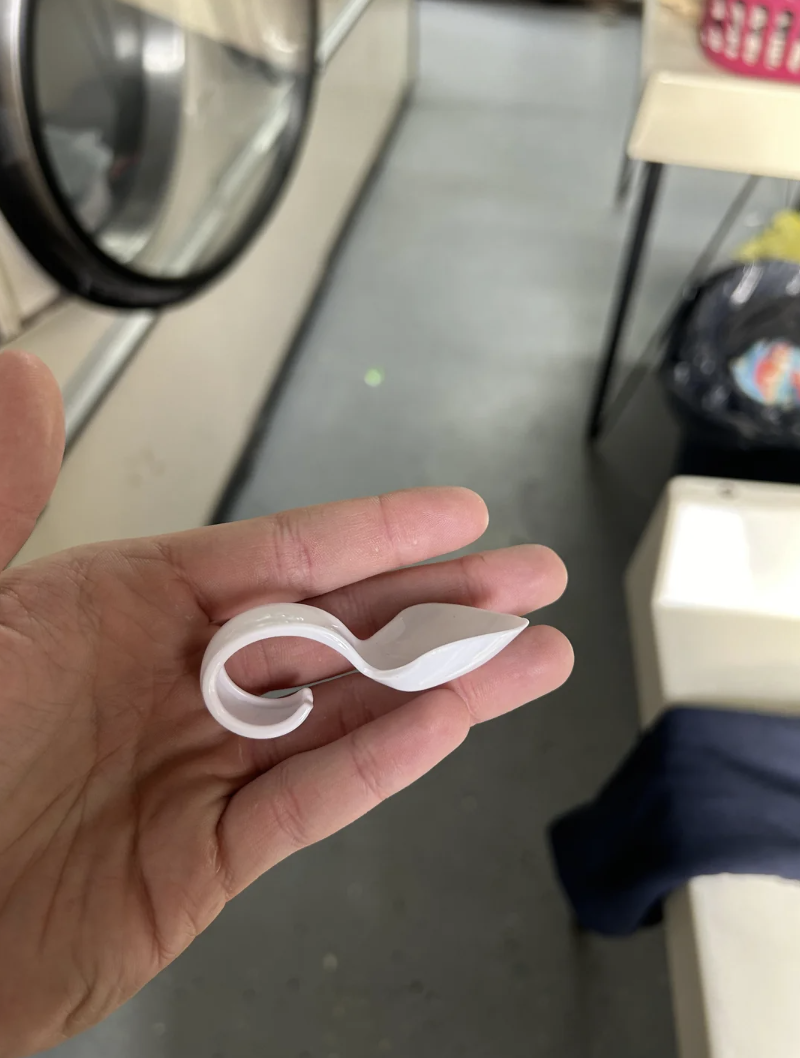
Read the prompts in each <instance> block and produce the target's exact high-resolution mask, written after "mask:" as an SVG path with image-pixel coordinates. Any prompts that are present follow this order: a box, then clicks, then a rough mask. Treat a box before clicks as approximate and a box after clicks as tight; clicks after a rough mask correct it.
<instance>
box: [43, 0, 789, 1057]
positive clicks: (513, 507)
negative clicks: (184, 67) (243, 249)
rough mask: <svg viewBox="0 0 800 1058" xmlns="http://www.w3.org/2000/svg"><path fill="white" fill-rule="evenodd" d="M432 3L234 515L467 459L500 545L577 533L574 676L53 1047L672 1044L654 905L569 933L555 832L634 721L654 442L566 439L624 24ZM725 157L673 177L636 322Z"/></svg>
mask: <svg viewBox="0 0 800 1058" xmlns="http://www.w3.org/2000/svg"><path fill="white" fill-rule="evenodd" d="M421 17H422V71H421V76H420V82H419V89H418V91H417V94H416V98H415V100H414V102H413V105H412V107H411V108H410V110H409V112H408V114H407V116H406V118H405V120H404V122H403V124H402V126H401V128H400V130H399V134H398V136H397V138H396V140H395V142H394V143H393V145H392V148H391V151H390V154H389V157H388V159H387V164H386V166H385V168H384V170H383V172H382V173H381V175H380V177H379V179H378V180H377V181H376V183H375V184H374V186H373V187H372V188H371V190H370V193H369V195H368V196H367V199H366V201H365V202H364V204H363V207H362V209H361V211H360V213H359V216H358V218H357V222H356V224H355V226H354V229H353V232H352V235H351V238H350V239H349V241H348V243H347V245H346V246H345V248H344V251H343V253H342V255H341V256H340V258H339V260H338V262H337V264H336V267H335V271H334V275H333V277H332V282H331V284H330V287H329V288H328V290H327V293H326V296H325V297H324V299H323V301H322V304H321V306H320V308H319V311H318V313H317V315H316V317H315V319H314V322H313V325H312V326H311V328H310V330H309V332H308V334H307V336H306V339H305V341H304V344H303V347H302V349H301V350H300V352H299V355H298V356H297V358H296V360H295V362H294V364H293V369H292V372H291V375H290V378H289V381H288V384H287V386H286V388H285V390H284V392H283V395H282V399H281V401H280V403H279V405H278V407H277V409H276V411H275V414H274V415H273V416H272V418H271V421H270V423H269V425H268V428H267V429H266V432H265V434H264V436H263V438H262V439H261V442H260V446H259V448H258V450H257V453H256V458H255V460H254V463H253V465H252V468H251V474H250V477H249V479H248V480H247V481H246V483H245V485H244V487H243V489H242V491H241V494H240V495H239V496H238V498H237V500H236V502H235V504H234V507H233V509H232V511H231V516H232V517H250V516H254V515H259V514H264V513H270V512H273V511H277V510H281V509H284V508H287V507H292V506H296V505H301V504H305V503H316V502H320V501H324V500H332V499H336V498H340V497H343V496H352V495H360V494H366V493H372V492H376V491H383V490H387V489H393V488H400V487H406V486H411V485H421V484H431V483H459V484H464V485H469V486H471V487H473V488H475V489H477V490H478V491H480V492H481V493H482V494H483V495H484V496H485V498H486V499H487V501H488V503H489V505H490V508H491V511H492V515H493V519H492V524H491V527H490V529H489V532H488V534H487V537H486V540H485V542H484V543H485V545H486V546H490V547H502V546H505V545H507V544H514V543H518V542H522V541H538V542H542V543H548V544H551V545H552V546H554V547H556V548H557V549H558V550H559V551H560V552H561V553H562V554H563V556H564V557H565V559H566V560H567V562H568V564H569V566H570V571H571V575H572V584H571V588H570V591H569V594H568V596H567V598H566V599H565V600H564V602H563V603H561V604H559V605H558V606H557V607H555V608H554V609H553V610H552V611H551V612H549V613H548V614H547V615H546V617H547V620H548V621H550V622H553V623H556V624H558V625H559V626H560V627H561V628H563V629H564V630H565V631H566V632H567V633H568V634H569V635H570V636H571V637H572V639H573V641H574V643H575V646H576V651H577V659H578V660H577V668H576V672H575V676H574V678H573V680H572V682H571V683H570V684H569V686H568V687H567V688H565V689H564V690H563V691H561V692H560V693H558V694H557V695H555V696H553V697H552V698H550V699H548V700H546V701H544V702H542V703H538V704H535V705H532V706H530V707H528V708H527V709H524V710H521V711H520V712H519V713H517V714H516V715H514V716H511V717H508V718H507V719H505V720H502V721H500V722H498V723H495V724H493V725H490V726H486V727H484V728H482V729H480V730H477V731H475V732H474V734H473V735H472V736H471V737H470V739H469V741H468V743H467V744H466V746H465V747H464V748H463V749H462V750H461V751H460V752H459V753H458V754H456V756H455V757H453V758H452V759H451V760H449V761H448V762H447V763H446V764H445V765H444V766H443V767H441V768H440V769H439V770H438V772H437V773H435V774H434V775H432V776H430V777H429V778H428V779H426V780H425V781H423V782H421V783H420V784H419V785H418V786H417V787H416V788H414V789H412V790H410V791H409V792H407V793H406V794H404V795H402V796H401V797H399V798H397V799H396V800H394V801H393V802H392V803H389V804H387V805H385V806H384V807H383V808H382V809H381V810H380V811H378V812H376V813H375V814H373V815H372V816H370V817H369V818H368V819H366V820H364V821H363V822H362V823H360V824H358V825H357V826H354V827H352V828H351V829H350V830H348V831H347V832H346V833H344V834H341V835H340V836H338V837H336V838H335V839H333V840H331V841H329V842H327V843H326V844H324V845H322V846H319V847H317V848H315V849H313V850H310V851H309V852H307V853H305V854H303V855H300V856H297V857H296V858H295V859H293V860H292V861H290V862H288V863H286V864H284V865H283V866H281V867H280V868H278V869H277V870H275V871H273V872H272V873H271V874H270V875H269V876H268V877H267V878H265V879H264V880H263V881H262V882H261V883H260V884H258V885H256V886H255V887H254V888H253V889H252V890H251V891H250V892H249V893H248V894H246V895H245V896H244V897H242V898H241V899H239V900H238V901H237V902H235V903H234V904H233V905H232V906H231V907H230V908H229V909H228V910H227V911H226V912H225V914H224V915H223V916H222V917H221V918H220V920H219V921H218V922H217V923H216V924H215V925H214V926H213V927H212V929H210V930H209V931H208V933H207V934H206V935H205V936H203V937H202V938H201V939H200V940H199V941H198V942H197V943H196V944H195V945H194V946H193V947H192V949H191V950H190V951H189V952H188V953H187V954H186V955H185V956H184V957H183V958H181V959H180V960H179V961H178V963H177V964H176V965H175V966H174V967H173V968H172V969H170V970H169V971H167V972H166V973H165V974H163V975H162V976H161V977H160V978H159V979H158V980H157V981H156V982H154V983H153V984H152V985H151V986H150V987H149V988H148V989H146V990H145V991H144V992H143V993H142V994H141V995H140V996H139V997H138V998H137V999H136V1000H135V1001H134V1002H133V1003H131V1004H129V1006H128V1007H126V1008H125V1010H123V1011H121V1012H120V1013H119V1014H118V1015H117V1016H116V1017H114V1018H112V1019H111V1020H110V1021H109V1022H108V1023H107V1024H106V1025H104V1026H102V1027H101V1028H99V1029H98V1030H96V1031H95V1032H93V1033H91V1034H89V1035H88V1036H86V1037H84V1038H83V1039H82V1040H80V1041H76V1042H75V1043H73V1044H71V1045H68V1046H65V1047H63V1048H61V1049H60V1051H59V1054H60V1055H61V1058H68V1056H69V1058H78V1056H80V1058H95V1056H97V1058H99V1056H101V1055H102V1056H103V1058H107V1056H108V1055H110V1054H113V1055H114V1056H115V1058H128V1056H130V1058H134V1056H135V1058H140V1056H143V1055H147V1056H148V1058H256V1056H258V1058H266V1056H269V1058H377V1056H382V1055H390V1056H391V1055H395V1056H398V1058H412V1056H413V1058H671V1056H672V1055H674V1041H673V1036H672V1021H671V1011H670V1002H669V994H668V984H667V976H666V967H665V959H664V951H663V938H662V936H661V934H660V933H659V932H658V931H654V932H651V933H648V934H646V935H643V936H640V937H637V938H636V939H634V940H631V941H629V942H625V943H613V944H612V943H607V942H604V941H599V940H596V939H578V938H576V937H575V936H574V935H573V934H572V932H571V931H570V928H569V925H568V917H567V912H566V909H565V906H564V904H563V902H562V899H561V896H560V894H559V892H558V889H557V887H556V884H555V881H554V878H553V874H552V870H551V866H550V863H549V860H548V855H547V851H546V846H545V838H544V832H545V827H546V825H547V823H548V822H549V821H550V820H551V819H552V818H553V816H554V815H556V814H557V813H559V812H561V811H562V810H563V809H565V808H567V807H568V806H571V805H573V804H574V803H576V802H577V801H579V800H581V799H582V798H585V797H587V796H589V795H590V794H591V793H592V792H593V791H594V790H595V788H596V787H597V785H598V784H599V783H600V782H601V781H602V780H603V778H604V777H605V776H606V775H607V774H608V773H609V771H610V770H611V769H612V768H613V767H614V766H615V765H616V763H617V762H618V760H619V758H620V756H621V754H622V753H623V752H624V750H625V749H626V748H627V747H628V746H629V745H630V743H631V741H632V740H633V738H634V737H635V731H636V714H635V700H634V688H633V682H632V676H631V665H630V658H629V653H628V643H627V636H626V628H625V619H624V611H623V602H622V596H621V587H620V579H621V575H622V572H623V569H624V567H625V564H626V562H627V560H628V557H629V555H630V552H631V549H632V547H633V545H634V542H635V540H636V538H637V535H638V533H639V531H640V529H641V526H642V523H643V520H644V519H645V518H646V516H647V512H648V510H649V507H650V504H651V503H652V500H653V495H654V493H655V492H657V491H658V488H659V487H660V483H661V481H662V480H663V476H664V474H665V473H666V471H667V469H668V462H669V460H668V456H665V454H664V453H665V449H664V446H663V445H662V444H661V443H660V442H659V443H658V444H654V443H653V442H652V440H650V441H648V440H647V438H648V437H652V433H647V431H645V433H644V434H643V435H642V437H643V438H644V439H640V440H638V441H637V442H636V443H635V444H634V445H630V444H627V443H622V444H621V443H619V442H618V443H617V444H616V454H615V452H614V451H613V448H614V446H613V445H612V446H611V448H610V449H609V452H610V454H608V453H607V454H606V456H605V457H604V458H603V459H600V460H597V461H594V460H591V459H589V458H588V457H587V454H586V452H585V450H584V448H583V445H582V438H581V431H582V418H583V415H584V413H585V405H586V402H587V399H588V393H589V389H590V385H591V379H592V372H593V367H594V363H595V361H596V356H597V350H598V346H599V343H600V339H601V331H602V328H603V324H604V320H605V316H606V312H607V308H608V302H609V298H610V294H611V287H612V283H613V276H614V269H615V263H616V260H617V257H618V254H619V246H620V240H621V237H622V233H623V231H624V225H625V217H624V216H621V215H618V214H615V213H614V212H613V210H612V209H611V206H610V201H611V196H612V188H613V182H614V176H615V171H616V167H617V164H618V161H619V154H620V148H621V144H622V140H623V137H624V132H625V128H626V124H627V121H628V119H629V114H630V109H631V106H632V103H633V100H634V96H635V92H636V69H637V63H638V26H637V24H636V22H635V21H633V20H630V21H627V20H626V21H622V22H620V23H618V24H615V25H613V26H609V25H606V24H604V23H603V22H601V21H600V20H599V19H598V17H597V16H595V15H594V14H591V13H585V12H581V11H570V10H559V9H555V10H551V9H549V8H536V7H533V6H531V5H527V4H526V5H510V6H506V5H503V4H501V3H492V4H490V5H481V4H475V3H470V4H466V3H462V4H458V3H449V2H434V0H426V2H424V3H423V4H422V5H421ZM738 183H739V181H738V180H737V178H735V177H730V176H719V175H717V176H714V175H712V174H698V173H695V174H691V173H675V174H670V184H669V187H668V193H667V195H666V200H665V203H664V209H663V213H662V216H661V220H660V223H659V225H658V229H657V231H656V238H655V246H654V254H653V259H652V262H651V267H650V269H649V274H648V279H647V281H646V283H645V284H644V289H643V293H642V305H641V312H640V313H638V315H637V320H636V322H635V326H634V328H633V333H632V340H631V348H636V347H637V345H638V344H640V342H641V339H642V337H643V336H644V335H645V334H646V333H647V330H648V328H649V327H650V326H652V324H653V321H654V319H655V318H656V317H657V315H658V312H659V311H660V310H661V309H662V308H663V306H664V305H665V304H666V303H667V302H668V301H669V299H670V298H671V297H672V295H673V293H674V291H675V289H676V288H677V286H678V284H679V282H680V279H681V278H682V276H683V275H684V274H685V273H686V271H687V269H688V267H689V265H690V264H691V262H692V260H693V258H694V256H695V254H696V252H697V251H698V249H699V248H700V246H701V244H702V242H703V240H704V237H705V236H706V235H707V234H708V232H710V230H711V228H712V227H713V225H714V223H715V221H716V220H717V219H718V218H719V216H720V214H721V208H722V207H721V203H722V204H724V201H725V200H726V198H728V197H730V194H731V192H732V191H733V190H734V189H735V188H736V187H737V186H738ZM775 194H776V192H775V189H774V188H771V189H770V188H767V190H766V191H765V192H764V195H765V196H766V197H765V198H764V197H763V196H762V205H764V206H765V208H767V207H769V206H770V205H772V204H773V199H774V196H775ZM770 196H772V197H770ZM754 217H755V214H753V215H752V216H751V218H750V219H751V222H752V223H754V222H755V220H754V219H753V218H754ZM756 219H758V218H756ZM369 372H373V373H375V372H378V373H379V374H374V376H373V377H372V381H376V380H377V379H378V378H382V379H383V381H382V384H380V385H377V386H370V385H368V384H366V382H365V378H366V377H367V375H368V373H369ZM300 424H302V428H300ZM632 453H635V455H636V456H637V457H638V458H637V459H632V458H630V457H631V454H632Z"/></svg>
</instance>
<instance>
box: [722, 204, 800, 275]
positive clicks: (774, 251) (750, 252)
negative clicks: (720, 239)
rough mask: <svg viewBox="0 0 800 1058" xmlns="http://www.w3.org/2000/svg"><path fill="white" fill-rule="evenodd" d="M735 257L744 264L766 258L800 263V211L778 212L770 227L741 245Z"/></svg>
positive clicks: (787, 210) (785, 210)
mask: <svg viewBox="0 0 800 1058" xmlns="http://www.w3.org/2000/svg"><path fill="white" fill-rule="evenodd" d="M734 259H735V260H736V261H739V262H741V263H742V264H748V263H749V262H751V261H763V260H765V259H767V260H778V261H793V262H794V263H795V264H800V212H798V211H797V210H794V209H784V210H781V212H780V213H776V214H775V216H774V217H773V218H772V223H771V224H770V226H769V227H768V228H765V229H764V231H762V232H760V233H759V234H758V235H756V236H754V238H752V239H749V240H748V241H747V242H746V243H744V245H743V246H741V247H739V249H738V250H737V251H736V253H735V254H734Z"/></svg>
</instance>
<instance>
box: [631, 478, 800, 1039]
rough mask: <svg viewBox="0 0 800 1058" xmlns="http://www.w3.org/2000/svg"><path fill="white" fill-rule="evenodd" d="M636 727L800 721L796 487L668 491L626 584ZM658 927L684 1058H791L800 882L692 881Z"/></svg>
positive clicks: (673, 487) (688, 486)
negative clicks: (679, 710)
mask: <svg viewBox="0 0 800 1058" xmlns="http://www.w3.org/2000/svg"><path fill="white" fill-rule="evenodd" d="M627 595H628V611H629V617H630V626H631V635H632V640H633V649H634V656H635V662H636V670H637V683H638V688H639V706H640V714H641V719H642V724H643V725H648V724H650V723H651V722H652V721H653V720H654V719H655V718H656V717H657V716H658V715H659V714H660V713H661V712H663V711H664V709H666V708H667V707H668V706H669V705H677V704H692V705H705V706H708V707H709V708H714V707H726V708H730V707H731V706H733V707H741V708H747V709H750V710H754V709H755V710H764V711H765V712H773V713H788V712H797V713H800V488H798V487H794V486H782V485H766V484H754V483H746V482H724V481H715V480H712V479H705V478H677V479H675V480H674V481H672V482H671V483H670V485H669V487H668V489H667V491H666V494H665V496H664V498H663V500H662V502H661V505H660V507H659V509H658V511H657V512H656V514H655V516H654V518H653V520H652V521H651V523H650V526H649V527H648V529H647V532H646V533H645V536H644V538H643V540H642V542H641V545H640V547H639V549H638V551H637V553H636V555H635V557H634V560H633V562H632V564H631V567H630V569H629V571H628V577H627ZM665 928H666V936H667V949H668V954H669V963H670V976H671V981H672V992H673V1001H674V1006H675V1018H676V1024H677V1035H678V1041H679V1048H680V1055H681V1058H798V1056H800V883H795V882H787V881H782V880H779V879H774V878H765V877H742V876H733V875H724V876H719V877H711V878H698V879H696V880H694V881H692V882H691V883H690V884H689V885H688V886H687V887H686V888H685V889H683V890H682V891H680V892H678V893H676V894H674V895H673V896H672V897H671V898H670V899H669V900H668V901H667V906H666V908H665Z"/></svg>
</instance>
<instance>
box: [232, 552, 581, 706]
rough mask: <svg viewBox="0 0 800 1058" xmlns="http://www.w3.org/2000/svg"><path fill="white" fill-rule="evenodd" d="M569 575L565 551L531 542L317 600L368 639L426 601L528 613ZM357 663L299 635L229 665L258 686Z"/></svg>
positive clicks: (285, 683)
mask: <svg viewBox="0 0 800 1058" xmlns="http://www.w3.org/2000/svg"><path fill="white" fill-rule="evenodd" d="M566 582H567V575H566V570H565V569H564V565H563V563H562V562H561V560H560V559H559V558H558V556H557V555H555V554H554V553H553V552H552V551H551V550H550V549H549V548H546V547H540V546H538V545H534V544H525V545H522V546H520V547H512V548H507V549H506V550H504V551H490V552H486V553H485V554H473V555H467V556H466V557H464V558H460V559H453V560H451V561H449V562H441V563H436V564H434V565H428V566H416V567H413V568H411V569H405V570H399V571H397V572H395V573H387V574H382V575H381V576H378V577H373V578H371V579H370V580H366V581H362V582H361V583H360V584H355V585H351V586H349V587H347V588H344V589H341V590H340V591H336V592H332V593H330V594H328V595H324V596H321V597H319V598H317V599H312V600H309V603H310V604H311V605H313V606H317V607H319V608H320V609H322V610H326V611H327V612H328V613H331V614H333V615H334V616H336V617H338V618H339V619H340V620H341V621H343V622H344V623H345V624H346V625H347V627H348V628H349V629H350V630H351V631H352V632H353V633H354V634H355V635H356V636H358V638H359V639H368V638H369V637H370V636H371V635H373V634H374V633H375V632H377V631H378V630H379V629H381V628H383V627H384V625H386V624H387V623H388V622H389V621H391V620H392V618H393V617H396V616H397V614H398V613H400V612H401V611H402V610H404V609H406V607H408V606H414V605H416V604H418V603H423V602H444V603H457V604H460V605H463V606H475V607H477V608H479V609H482V610H494V611H495V612H498V613H512V614H519V615H524V614H527V613H531V612H532V611H533V610H538V609H540V608H541V607H543V606H549V605H550V604H551V603H553V602H555V601H556V600H557V599H558V598H559V597H560V596H561V595H562V593H563V591H564V588H565V587H566ZM351 667H352V666H351V665H349V664H348V663H347V662H346V661H345V659H344V658H342V657H341V656H340V655H339V654H337V653H336V652H335V651H333V650H330V649H328V648H326V647H323V646H320V645H319V644H318V643H314V642H312V641H309V640H305V639H293V638H276V639H268V640H264V641H263V642H260V643H254V644H253V645H252V646H249V647H246V648H245V649H244V650H241V651H240V652H239V653H238V654H236V655H235V656H234V657H233V658H232V659H231V660H230V661H229V662H228V665H227V669H228V672H229V673H230V676H231V678H232V679H233V680H234V682H235V683H237V684H239V686H240V687H243V688H244V689H245V690H248V691H250V692H251V693H254V694H261V693H264V692H265V691H268V690H280V689H284V688H289V687H296V686H300V685H302V684H308V683H315V682H316V681H318V680H325V679H329V678H330V677H332V676H338V675H341V674H342V673H344V672H347V671H348V669H350V668H351Z"/></svg>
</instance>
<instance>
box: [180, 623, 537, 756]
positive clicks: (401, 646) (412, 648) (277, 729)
mask: <svg viewBox="0 0 800 1058" xmlns="http://www.w3.org/2000/svg"><path fill="white" fill-rule="evenodd" d="M527 627H528V622H527V621H526V620H525V619H524V618H521V617H509V616H507V615H506V614H495V613H489V612H488V611H487V610H476V609H473V608H472V607H469V606H451V605H449V604H447V603H425V604H423V605H421V606H412V607H410V608H409V609H408V610H404V611H403V612H402V613H401V614H398V616H397V617H395V619H394V620H393V621H390V622H389V624H388V625H386V626H385V627H384V628H382V629H381V630H380V632H376V633H375V635H374V636H372V638H371V639H366V640H361V639H357V638H356V637H355V636H354V635H353V633H352V632H351V631H350V630H349V629H348V628H346V627H345V625H343V624H342V622H341V621H339V620H338V619H337V618H336V617H332V616H331V615H330V614H329V613H326V612H325V611H324V610H318V609H316V608H315V607H313V606H302V605H299V604H295V603H276V604H273V605H271V606H260V607H258V609H256V610H250V611H248V612H247V613H243V614H240V615H239V616H238V617H234V619H233V620H232V621H229V622H228V623H227V624H226V625H225V626H224V627H223V628H221V629H220V631H219V632H217V634H216V635H215V636H214V638H213V639H212V640H211V643H210V644H209V647H208V650H207V651H206V655H205V658H204V659H203V667H202V672H201V676H200V679H201V684H202V691H203V698H204V699H205V703H206V705H207V706H208V708H209V710H210V712H211V713H212V714H213V716H214V717H216V719H217V720H218V721H219V722H220V724H222V726H223V727H226V728H227V729H228V730H229V731H233V732H234V733H235V734H237V735H244V736H245V737H246V738H260V739H266V738H280V737H281V736H282V735H288V734H290V733H291V732H292V731H294V730H296V729H297V728H298V727H300V725H301V724H302V723H303V722H304V721H305V720H307V719H308V716H309V714H310V712H311V710H312V708H313V706H314V695H313V693H312V691H311V690H309V689H306V690H303V691H299V692H297V693H296V694H292V695H289V696H288V697H285V698H260V697H258V696H257V695H254V694H248V693H247V692H246V691H243V690H242V689H241V687H237V685H236V684H235V683H234V682H233V680H232V679H231V678H230V676H229V675H228V673H227V671H226V669H225V665H226V663H227V662H228V661H229V660H230V659H231V658H232V657H233V655H234V654H236V653H237V652H238V651H239V650H241V649H242V648H243V647H246V646H249V645H250V644H251V643H257V642H260V641H261V640H264V639H273V638H275V637H278V636H284V637H291V638H300V639H313V640H315V641H316V642H317V643H321V644H323V646H327V647H331V648H332V649H333V650H336V651H337V652H338V653H339V654H341V655H342V657H344V658H346V659H347V661H349V662H350V663H351V664H352V665H353V667H354V668H356V669H358V671H359V672H362V673H363V674H364V675H365V676H368V677H369V678H370V679H372V680H375V681H376V682H377V683H382V684H385V686H387V687H394V688H395V689H396V690H398V691H411V692H417V691H426V690H429V689H430V688H431V687H439V686H441V685H442V684H444V683H448V682H449V681H450V680H455V679H457V678H458V677H459V676H464V675H466V673H468V672H473V671H474V670H475V669H477V668H480V666H481V665H485V664H486V662H487V661H490V660H491V659H492V658H493V657H495V656H496V655H497V654H499V653H500V651H501V650H503V649H504V648H505V647H507V646H508V644H509V643H511V642H512V640H514V639H516V638H517V636H518V635H519V634H520V632H522V631H524V629H525V628H527Z"/></svg>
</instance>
